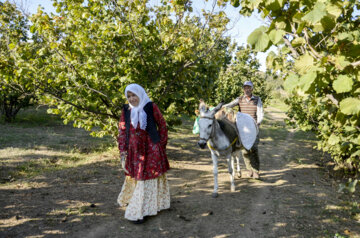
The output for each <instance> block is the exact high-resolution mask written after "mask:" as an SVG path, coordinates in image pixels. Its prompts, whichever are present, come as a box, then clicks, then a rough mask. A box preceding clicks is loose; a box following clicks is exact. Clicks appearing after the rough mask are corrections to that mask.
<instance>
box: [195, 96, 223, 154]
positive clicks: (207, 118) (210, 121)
mask: <svg viewBox="0 0 360 238" xmlns="http://www.w3.org/2000/svg"><path fill="white" fill-rule="evenodd" d="M222 105H223V104H222V103H220V104H218V105H217V106H216V107H215V108H214V109H213V110H208V109H207V107H206V104H205V103H204V102H200V105H199V112H200V119H199V130H200V140H199V142H198V145H199V146H200V148H201V149H204V148H205V146H206V142H207V141H208V140H209V139H210V138H211V137H212V136H213V133H214V122H215V114H216V112H217V111H219V110H220V109H221V107H222Z"/></svg>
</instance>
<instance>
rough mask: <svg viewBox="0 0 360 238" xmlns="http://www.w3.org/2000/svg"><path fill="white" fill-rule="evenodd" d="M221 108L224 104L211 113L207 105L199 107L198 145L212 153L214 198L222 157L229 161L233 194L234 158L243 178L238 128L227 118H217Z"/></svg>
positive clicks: (203, 104) (238, 173)
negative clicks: (219, 160) (220, 158)
mask: <svg viewBox="0 0 360 238" xmlns="http://www.w3.org/2000/svg"><path fill="white" fill-rule="evenodd" d="M221 107H222V103H220V104H219V105H217V106H216V107H215V108H214V109H213V110H211V111H209V110H207V109H206V105H205V103H203V102H201V103H200V105H199V112H200V119H199V129H200V140H199V142H198V145H199V146H200V148H202V149H204V148H205V146H206V144H207V145H208V147H209V149H210V152H211V158H212V161H213V174H214V191H213V194H212V197H214V198H216V197H217V196H218V158H219V156H220V155H225V157H226V160H227V164H228V171H229V174H230V183H231V191H232V192H234V191H235V183H234V177H235V171H234V158H236V161H237V175H238V177H241V172H240V164H239V157H240V149H241V145H240V143H237V140H238V139H239V138H238V135H237V132H236V126H235V125H234V124H233V123H232V122H230V121H229V120H227V119H225V118H222V119H216V118H215V114H216V113H217V112H218V111H219V110H220V109H221Z"/></svg>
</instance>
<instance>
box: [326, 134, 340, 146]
mask: <svg viewBox="0 0 360 238" xmlns="http://www.w3.org/2000/svg"><path fill="white" fill-rule="evenodd" d="M339 142H340V137H339V136H337V135H335V134H331V136H330V137H329V139H328V143H329V144H330V145H336V144H337V143H339Z"/></svg>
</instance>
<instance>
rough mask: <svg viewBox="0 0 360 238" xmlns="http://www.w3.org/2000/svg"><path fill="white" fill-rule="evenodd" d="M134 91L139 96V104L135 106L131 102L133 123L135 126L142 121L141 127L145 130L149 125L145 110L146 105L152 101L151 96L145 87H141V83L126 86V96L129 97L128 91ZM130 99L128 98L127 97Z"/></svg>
mask: <svg viewBox="0 0 360 238" xmlns="http://www.w3.org/2000/svg"><path fill="white" fill-rule="evenodd" d="M129 91H130V92H132V93H133V94H136V96H138V97H139V104H138V106H137V107H134V106H133V105H131V103H130V102H129V105H130V108H131V124H132V125H133V127H134V128H136V127H137V125H138V123H140V128H141V129H143V130H145V128H146V125H147V120H146V119H147V115H146V112H145V111H144V106H145V105H146V104H147V103H148V102H150V98H149V97H148V95H147V94H146V92H145V89H144V88H143V87H141V86H140V85H139V84H136V83H133V84H129V85H128V86H127V87H126V88H125V97H126V98H127V93H128V92H129ZM127 99H128V98H127Z"/></svg>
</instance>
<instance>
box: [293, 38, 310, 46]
mask: <svg viewBox="0 0 360 238" xmlns="http://www.w3.org/2000/svg"><path fill="white" fill-rule="evenodd" d="M305 43H306V41H305V39H304V38H303V37H298V38H295V39H294V40H292V41H291V45H292V46H294V47H297V46H300V45H303V44H305Z"/></svg>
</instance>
